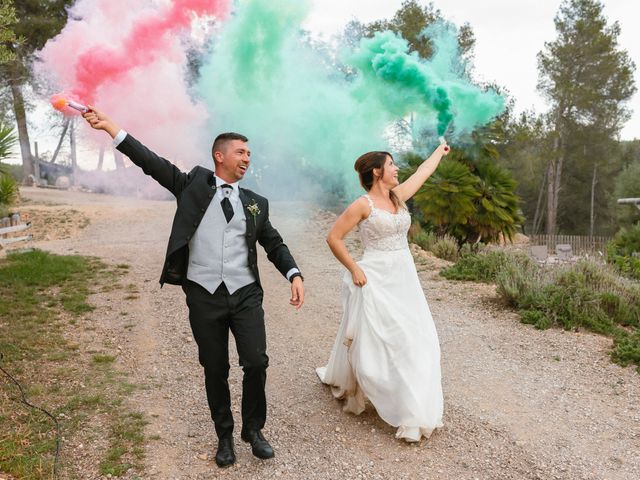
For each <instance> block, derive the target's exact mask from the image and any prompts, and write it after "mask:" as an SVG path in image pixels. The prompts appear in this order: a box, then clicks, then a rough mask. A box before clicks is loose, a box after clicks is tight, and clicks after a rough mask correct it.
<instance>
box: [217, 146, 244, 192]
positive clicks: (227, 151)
mask: <svg viewBox="0 0 640 480" xmlns="http://www.w3.org/2000/svg"><path fill="white" fill-rule="evenodd" d="M213 158H214V161H215V163H216V175H217V176H218V177H220V178H222V179H223V180H224V181H226V182H229V183H235V182H237V181H239V180H242V178H243V177H244V174H245V173H246V172H247V170H248V169H249V163H250V160H251V150H250V149H249V145H247V142H244V141H242V140H227V141H226V142H224V143H223V144H222V145H221V146H220V148H219V149H217V150H215V151H214V152H213Z"/></svg>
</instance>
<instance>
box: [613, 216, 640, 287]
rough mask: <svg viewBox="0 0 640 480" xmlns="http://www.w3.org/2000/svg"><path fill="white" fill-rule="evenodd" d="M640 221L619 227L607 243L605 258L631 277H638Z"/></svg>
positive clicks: (639, 273) (639, 275) (639, 274)
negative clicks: (632, 224)
mask: <svg viewBox="0 0 640 480" xmlns="http://www.w3.org/2000/svg"><path fill="white" fill-rule="evenodd" d="M638 255H640V223H636V224H635V225H634V226H633V227H630V228H621V229H620V231H619V232H618V233H617V234H616V236H615V237H614V238H613V240H611V241H610V242H609V244H608V245H607V260H608V261H609V262H610V263H611V264H612V265H614V266H615V267H616V269H617V270H618V271H619V272H620V273H622V274H624V275H626V276H629V277H631V278H636V279H640V257H638Z"/></svg>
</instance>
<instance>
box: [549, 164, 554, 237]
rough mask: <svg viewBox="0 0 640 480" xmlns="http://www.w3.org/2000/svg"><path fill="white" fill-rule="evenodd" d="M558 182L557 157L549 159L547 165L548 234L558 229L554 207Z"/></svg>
mask: <svg viewBox="0 0 640 480" xmlns="http://www.w3.org/2000/svg"><path fill="white" fill-rule="evenodd" d="M555 183H556V159H555V158H552V159H550V160H549V165H547V235H553V234H554V233H555V231H556V209H555V208H554V192H555V190H554V186H555Z"/></svg>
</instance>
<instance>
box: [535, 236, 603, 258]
mask: <svg viewBox="0 0 640 480" xmlns="http://www.w3.org/2000/svg"><path fill="white" fill-rule="evenodd" d="M529 241H530V245H546V246H547V251H548V253H549V255H553V254H555V253H556V245H559V244H569V245H571V248H572V250H573V254H574V255H580V254H584V253H597V252H602V253H603V254H604V253H606V249H607V243H609V242H610V241H611V237H600V236H593V237H590V236H588V235H531V236H530V237H529Z"/></svg>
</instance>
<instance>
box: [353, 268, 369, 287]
mask: <svg viewBox="0 0 640 480" xmlns="http://www.w3.org/2000/svg"><path fill="white" fill-rule="evenodd" d="M351 278H352V279H353V284H354V285H357V286H358V287H364V286H365V284H366V283H367V276H366V275H365V274H364V272H363V271H362V269H361V268H360V267H356V268H355V269H354V270H353V271H352V272H351Z"/></svg>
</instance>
